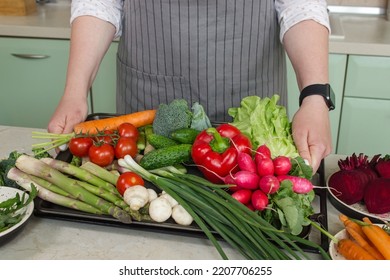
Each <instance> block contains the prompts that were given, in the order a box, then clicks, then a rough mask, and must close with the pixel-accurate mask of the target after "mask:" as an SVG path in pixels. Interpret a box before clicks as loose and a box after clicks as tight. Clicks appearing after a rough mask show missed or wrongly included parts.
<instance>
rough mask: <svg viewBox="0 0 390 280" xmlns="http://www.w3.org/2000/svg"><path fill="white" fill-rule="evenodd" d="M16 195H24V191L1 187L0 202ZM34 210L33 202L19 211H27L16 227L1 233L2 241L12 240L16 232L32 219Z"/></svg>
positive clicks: (0, 238)
mask: <svg viewBox="0 0 390 280" xmlns="http://www.w3.org/2000/svg"><path fill="white" fill-rule="evenodd" d="M16 193H19V194H20V195H22V194H23V191H22V190H18V189H15V188H10V187H4V186H0V202H2V201H4V200H7V199H9V198H12V197H15V195H16ZM33 210H34V201H31V203H29V204H28V205H27V206H26V207H25V208H22V209H20V210H19V211H25V213H24V216H23V218H22V220H21V221H20V222H19V223H17V224H16V225H13V226H12V227H10V228H9V229H7V230H5V231H2V232H0V241H4V240H5V239H7V238H10V237H12V235H14V234H16V231H17V230H19V229H21V227H22V226H23V225H24V224H25V223H26V222H27V220H28V219H29V218H30V216H31V214H32V213H33Z"/></svg>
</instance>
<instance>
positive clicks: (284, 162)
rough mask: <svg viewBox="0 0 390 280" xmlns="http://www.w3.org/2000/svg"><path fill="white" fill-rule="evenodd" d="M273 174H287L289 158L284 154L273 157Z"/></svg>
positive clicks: (290, 165) (289, 168)
mask: <svg viewBox="0 0 390 280" xmlns="http://www.w3.org/2000/svg"><path fill="white" fill-rule="evenodd" d="M273 163H274V172H275V175H287V174H288V172H290V170H291V168H292V164H291V160H290V158H289V157H286V156H278V157H276V158H274V159H273Z"/></svg>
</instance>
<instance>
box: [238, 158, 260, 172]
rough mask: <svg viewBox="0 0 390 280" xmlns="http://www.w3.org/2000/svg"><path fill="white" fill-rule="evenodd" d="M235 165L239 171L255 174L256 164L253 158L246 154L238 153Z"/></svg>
mask: <svg viewBox="0 0 390 280" xmlns="http://www.w3.org/2000/svg"><path fill="white" fill-rule="evenodd" d="M237 164H238V167H239V168H240V170H245V171H250V172H253V173H256V172H257V168H256V164H255V162H254V160H253V158H252V157H251V156H250V155H249V154H247V153H239V154H238V156H237Z"/></svg>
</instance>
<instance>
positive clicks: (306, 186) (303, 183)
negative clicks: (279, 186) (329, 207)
mask: <svg viewBox="0 0 390 280" xmlns="http://www.w3.org/2000/svg"><path fill="white" fill-rule="evenodd" d="M277 178H278V180H279V181H280V182H283V181H284V180H290V181H291V183H292V189H293V191H294V192H295V193H300V194H305V193H308V192H310V191H311V190H312V189H313V188H314V186H313V184H312V183H311V182H310V180H308V179H306V178H302V177H298V176H291V175H280V176H277Z"/></svg>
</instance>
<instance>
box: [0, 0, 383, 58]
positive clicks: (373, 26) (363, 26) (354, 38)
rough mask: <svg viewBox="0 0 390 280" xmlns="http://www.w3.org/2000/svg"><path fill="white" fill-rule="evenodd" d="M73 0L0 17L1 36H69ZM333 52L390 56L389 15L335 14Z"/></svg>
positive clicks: (332, 40) (332, 14)
mask: <svg viewBox="0 0 390 280" xmlns="http://www.w3.org/2000/svg"><path fill="white" fill-rule="evenodd" d="M70 2H71V1H69V0H57V1H56V2H54V3H47V4H44V5H37V11H36V12H34V13H31V14H29V15H27V16H0V36H10V37H25V38H46V39H65V40H67V39H69V38H70V23H69V19H70ZM330 17H331V25H332V29H333V33H332V34H331V36H330V44H329V51H330V53H340V54H357V55H379V56H390V21H389V20H386V15H384V14H382V15H381V14H379V15H364V14H363V15H362V14H345V13H331V14H330Z"/></svg>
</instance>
